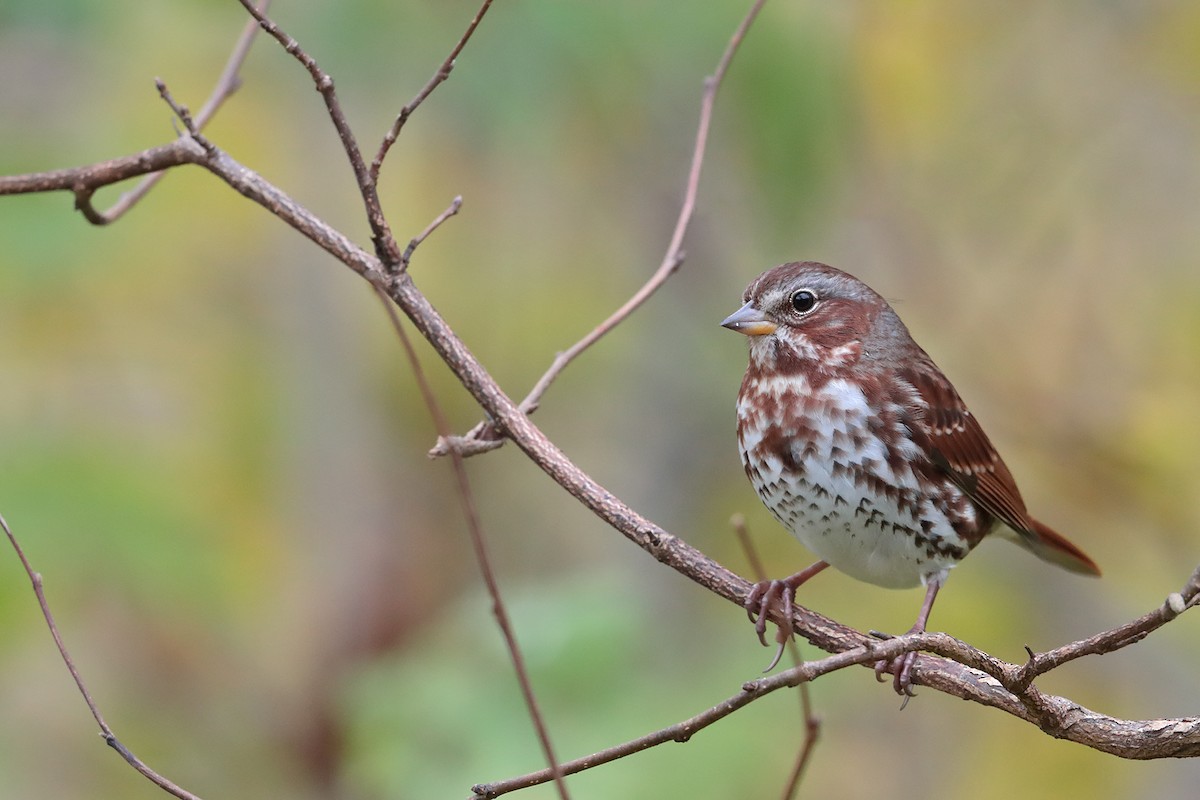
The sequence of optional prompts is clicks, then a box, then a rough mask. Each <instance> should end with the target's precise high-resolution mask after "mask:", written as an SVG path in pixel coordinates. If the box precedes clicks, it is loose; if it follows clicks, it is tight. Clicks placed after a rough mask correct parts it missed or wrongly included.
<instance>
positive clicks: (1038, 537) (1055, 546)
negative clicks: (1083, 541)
mask: <svg viewBox="0 0 1200 800" xmlns="http://www.w3.org/2000/svg"><path fill="white" fill-rule="evenodd" d="M1032 522H1033V531H1032V532H1033V534H1034V535H1033V536H1029V535H1022V536H1021V537H1020V542H1021V544H1023V545H1025V547H1027V548H1028V549H1029V550H1030V552H1032V553H1033V554H1034V555H1035V556H1037V557H1038V558H1040V559H1042V560H1043V561H1049V562H1050V563H1051V564H1057V565H1058V566H1060V567H1062V568H1063V569H1067V570H1070V571H1071V572H1078V573H1080V574H1082V575H1097V576H1098V575H1099V574H1100V568H1099V567H1098V566H1096V562H1095V561H1092V559H1090V558H1088V555H1087V553H1085V552H1083V551H1082V550H1080V549H1079V548H1078V547H1076V546H1075V545H1073V544H1071V542H1069V541H1068V540H1067V538H1066V537H1065V536H1063V535H1062V534H1060V533H1056V532H1055V531H1053V530H1051V529H1050V528H1048V527H1046V526H1045V525H1043V524H1042V523H1040V522H1038V521H1037V520H1036V519H1035V520H1032Z"/></svg>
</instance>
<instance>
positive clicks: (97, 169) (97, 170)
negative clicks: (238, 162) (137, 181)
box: [0, 139, 203, 195]
mask: <svg viewBox="0 0 1200 800" xmlns="http://www.w3.org/2000/svg"><path fill="white" fill-rule="evenodd" d="M202 157H203V150H201V149H200V148H199V147H198V146H197V145H196V144H195V143H194V142H192V141H191V140H190V139H180V140H178V141H175V142H172V143H170V144H164V145H159V146H158V147H152V148H150V149H149V150H143V151H142V152H140V153H134V154H133V155H130V156H124V157H122V158H114V159H110V160H108V161H100V162H98V163H95V164H87V165H85V166H82V167H73V168H70V169H56V170H50V171H48V172H33V173H29V174H26V175H7V176H4V177H0V195H6V194H33V193H35V192H55V191H67V192H75V193H76V194H78V193H80V192H88V191H95V190H96V189H98V188H100V187H102V186H108V185H110V184H113V183H119V182H120V181H124V180H128V179H129V178H136V177H138V176H139V175H145V174H146V173H148V172H157V171H159V170H164V169H169V168H170V167H178V166H179V165H181V164H196V163H199V161H200V160H201V158H202Z"/></svg>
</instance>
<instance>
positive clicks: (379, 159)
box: [370, 0, 492, 181]
mask: <svg viewBox="0 0 1200 800" xmlns="http://www.w3.org/2000/svg"><path fill="white" fill-rule="evenodd" d="M491 7H492V0H483V5H481V6H480V7H479V10H478V11H476V12H475V17H474V18H473V19H472V20H471V24H469V25H467V29H466V31H464V32H463V35H462V36H460V37H459V39H458V43H457V44H455V45H454V49H453V50H451V51H450V55H448V56H446V60H445V61H443V62H442V65H441V66H440V67H438V69H437V72H435V73H433V77H432V78H430V79H429V81H428V82H427V83H426V84H425V85H424V86H423V87H421V91H419V92H417V96H416V97H414V98H413V99H412V100H410V101H409V103H408V105H406V106H405V107H404V108H402V109H400V113H399V114H398V115H397V116H396V120H395V121H394V122H393V123H392V127H391V128H389V129H388V132H387V133H386V134H385V135H384V137H383V141H382V142H380V144H379V151H378V152H377V153H376V154H375V158H374V160H373V161H371V169H370V175H371V180H373V181H377V180H379V170H380V169H381V168H382V167H383V159H384V158H386V157H387V154H388V151H389V150H391V149H392V145H393V144H395V143H396V139H397V138H399V136H400V131H401V129H403V128H404V123H406V122H408V118H409V117H411V116H412V113H413V112H414V111H416V110H417V106H419V105H421V103H424V102H425V98H427V97H429V95H431V94H433V90H434V89H436V88H437V87H438V86H440V85H441V84H442V82H443V81H445V80H446V79H447V78H449V77H450V71H451V70H453V69H454V64H455V62H456V61H457V60H458V56H459V54H460V53H462V51H463V48H464V47H466V46H467V42H468V41H470V39H471V34H473V33H475V29H476V28H478V27H479V23H480V22H481V21H482V20H483V15H484V14H486V13H487V12H488V9H489V8H491Z"/></svg>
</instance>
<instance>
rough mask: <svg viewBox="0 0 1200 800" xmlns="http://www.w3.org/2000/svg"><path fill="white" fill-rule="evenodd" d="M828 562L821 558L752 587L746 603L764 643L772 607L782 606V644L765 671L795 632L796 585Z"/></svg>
mask: <svg viewBox="0 0 1200 800" xmlns="http://www.w3.org/2000/svg"><path fill="white" fill-rule="evenodd" d="M828 566H829V565H828V564H827V563H825V562H824V561H818V562H816V563H815V564H813V565H812V566H810V567H808V568H806V569H804V570H802V571H800V572H797V573H796V574H795V575H789V576H788V577H786V578H776V579H775V580H771V581H759V582H758V583H756V584H754V588H753V589H751V590H750V594H749V595H747V597H746V603H745V608H746V616H748V617H750V621H751V622H753V623H754V631H755V633H757V634H758V641H760V642H762V645H763V647H766V646H767V617H768V615H769V614H770V613H771V610H772V608H777V609H778V617H777V619H778V620H780V622H778V623H777V628H776V631H775V642H776V643H777V644H778V645H779V647H778V649H777V650H776V651H775V657H774V658H773V659H771V663H770V664H768V665H767V668H766V669H764V670H763V672H770V671H771V670H773V669H775V666H776V665H777V664H778V663H779V659H780V658H782V657H783V648H784V647H785V646H787V643H788V641H789V640H790V639H791V638H792V636H793V633H792V615H793V614H794V613H795V611H796V589H798V588H799V587H800V585H801V584H802V583H804V582H805V581H807V580H808V579H809V578H811V577H812V576H813V575H816V574H817V573H818V572H820V571H821V570H823V569H825V568H826V567H828Z"/></svg>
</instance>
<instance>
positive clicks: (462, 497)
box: [375, 206, 570, 800]
mask: <svg viewBox="0 0 1200 800" xmlns="http://www.w3.org/2000/svg"><path fill="white" fill-rule="evenodd" d="M453 207H455V206H452V208H453ZM449 216H450V215H449V214H443V215H442V216H441V217H439V218H438V219H437V220H434V223H433V224H431V225H430V226H429V227H428V228H426V229H425V232H424V233H423V234H421V236H418V237H417V239H414V240H413V241H414V242H418V240H420V239H424V238H425V237H426V236H428V235H429V233H431V232H432V231H433V230H434V229H436V228H437V226H438V225H440V224H441V221H444V219H445V218H446V217H449ZM413 247H415V244H414V245H413ZM375 292H376V294H377V295H378V296H379V301H380V302H381V303H383V307H384V309H385V310H386V311H387V315H388V319H390V320H391V322H392V328H393V329H394V330H395V331H396V337H397V338H398V339H399V340H400V344H401V345H402V346H403V347H404V354H405V356H407V358H408V363H409V366H410V367H411V368H412V371H413V376H414V377H415V378H416V381H417V386H418V388H419V389H420V392H421V397H422V399H423V400H424V401H425V407H426V408H427V409H428V410H429V416H430V417H432V418H433V424H434V427H435V428H436V429H437V430H438V432H439V433H441V434H442V435H447V434H448V433H449V431H450V423H449V422H448V421H447V420H446V415H445V413H443V411H442V407H441V405H440V404H439V403H438V401H437V397H436V396H435V395H434V393H433V387H431V386H430V385H429V381H428V380H427V379H426V377H425V370H424V369H423V368H422V367H421V360H420V359H419V358H418V357H417V351H416V350H415V349H414V348H413V346H412V342H411V341H410V340H409V338H408V333H407V332H405V330H404V325H403V324H402V323H401V321H400V315H399V313H397V311H396V307H395V305H394V304H393V303H392V300H391V298H389V297H388V296H387V294H386V293H385V292H384V291H383V290H382V289H380V288H379V287H376V288H375ZM450 461H451V464H452V465H453V468H454V480H455V483H456V484H457V487H458V499H459V503H460V505H461V506H462V510H463V514H464V516H466V519H467V531H468V532H469V533H470V536H471V545H472V547H473V548H474V550H475V561H476V563H478V564H479V571H480V572H481V573H482V574H483V582H484V584H485V585H486V586H487V590H488V595H489V596H490V597H491V598H492V614H493V615H494V616H495V617H496V624H497V625H498V626H499V628H500V633H501V634H502V635H503V636H504V644H505V646H506V647H507V648H508V655H509V658H511V659H512V664H513V670H514V671H515V672H516V674H517V682H518V683H519V684H520V686H521V694H522V695H523V696H524V698H525V707H526V709H527V710H528V711H529V717H530V719H532V720H533V727H534V730H535V731H536V732H537V737H538V742H539V744H541V747H542V753H543V755H544V756H545V758H546V763H547V764H549V765H550V768H549V772H550V774H551V776H552V777H553V780H554V783H555V786H556V788H557V789H558V795H559V797H561V798H562V800H568V798H569V797H570V795H569V794H568V792H567V784H566V781H565V780H564V777H563V775H564V774H563V771H562V770H561V769H560V768H559V766H558V758H557V757H556V756H555V754H554V745H553V743H552V742H551V741H550V732H549V729H548V728H547V727H546V722H545V719H544V718H543V716H542V712H541V709H540V708H539V706H538V701H537V695H536V694H535V693H534V691H533V682H532V681H531V680H530V679H529V670H528V669H527V668H526V666H525V657H524V656H523V655H522V654H521V645H520V644H519V643H518V642H517V635H516V633H515V632H514V631H513V627H512V623H511V621H510V620H509V617H508V609H507V607H506V606H505V605H504V597H503V595H502V594H501V592H500V583H499V581H498V580H497V579H496V573H495V571H494V570H493V569H492V558H491V555H489V553H488V546H487V539H486V538H485V537H484V534H483V523H482V522H481V521H480V519H479V510H478V508H477V507H476V505H475V496H474V494H473V493H472V492H471V483H470V481H469V480H468V478H467V466H466V463H465V462H464V460H463V458H462V456H460V455H458V454H455V453H451V455H450Z"/></svg>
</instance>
